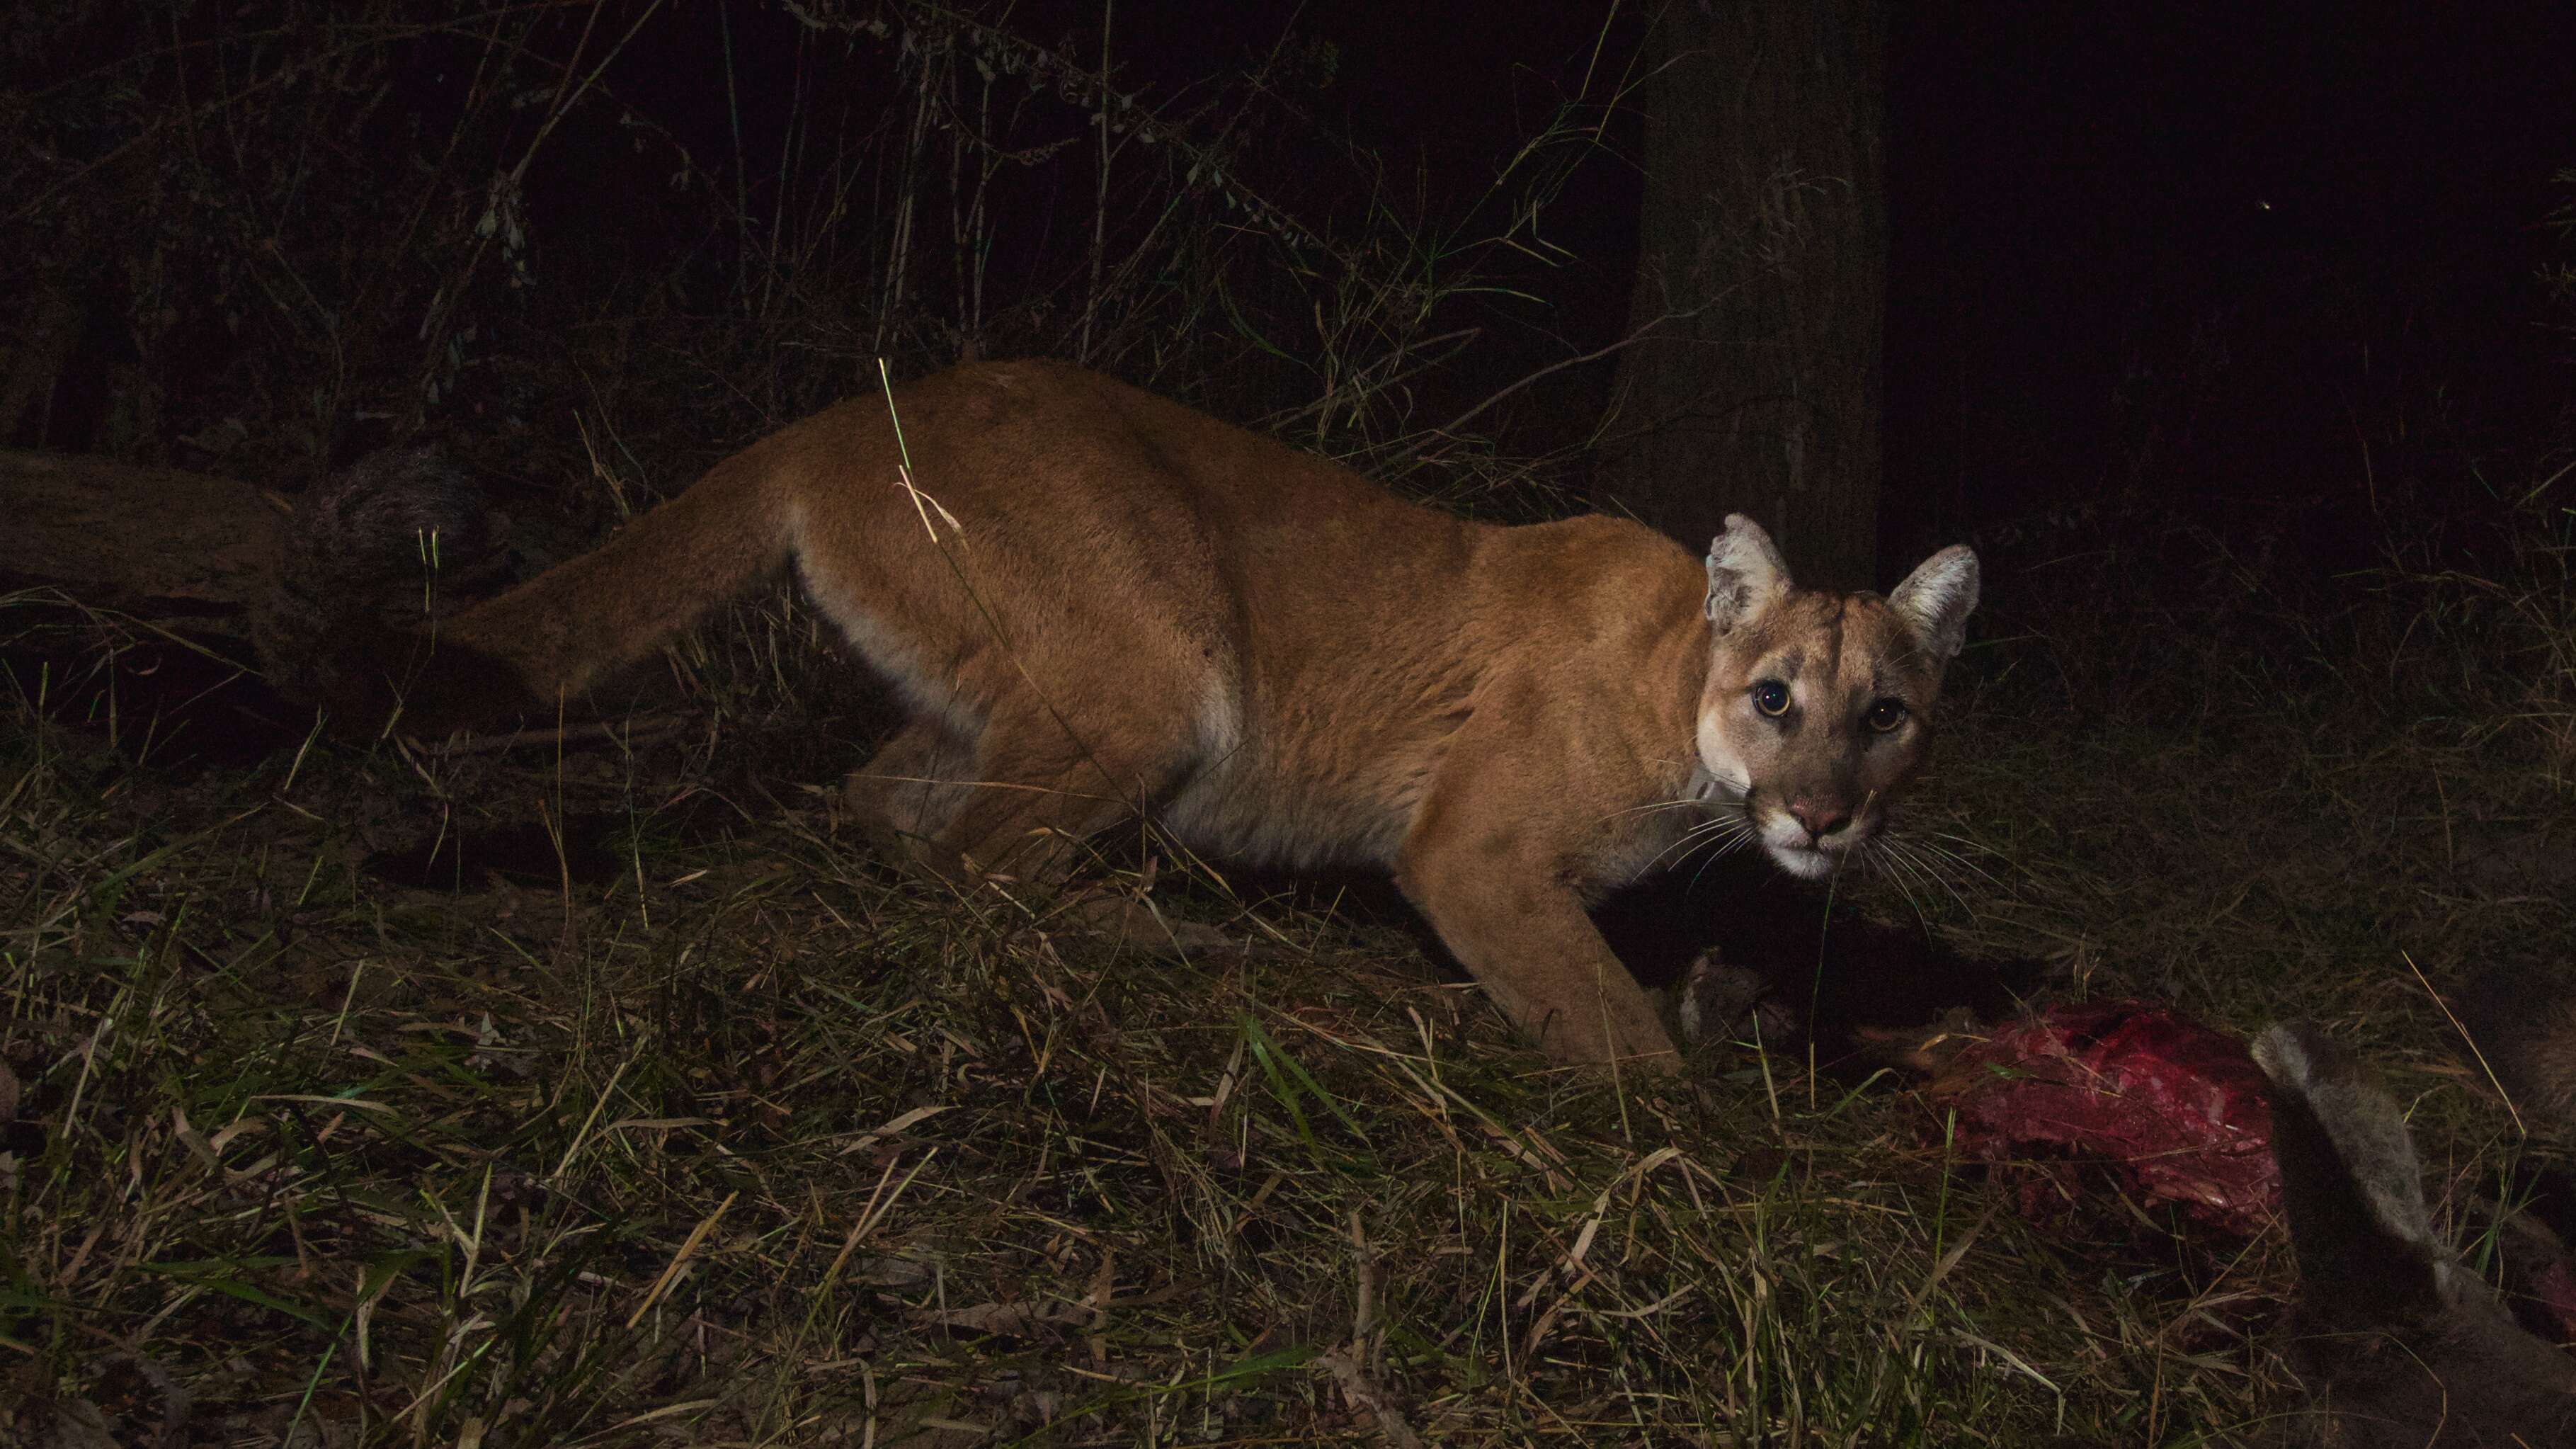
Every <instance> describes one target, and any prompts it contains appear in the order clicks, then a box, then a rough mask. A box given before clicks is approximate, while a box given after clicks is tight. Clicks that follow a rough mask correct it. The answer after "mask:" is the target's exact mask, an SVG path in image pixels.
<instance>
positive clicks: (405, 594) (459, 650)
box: [255, 443, 789, 735]
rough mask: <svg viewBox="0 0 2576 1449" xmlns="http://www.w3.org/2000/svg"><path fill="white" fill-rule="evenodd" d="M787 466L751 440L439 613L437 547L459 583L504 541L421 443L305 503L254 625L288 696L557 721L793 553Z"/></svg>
mask: <svg viewBox="0 0 2576 1449" xmlns="http://www.w3.org/2000/svg"><path fill="white" fill-rule="evenodd" d="M777 462H778V456H777V450H776V449H774V448H773V447H772V446H771V445H770V444H769V443H762V444H756V445H754V446H753V447H751V448H749V449H746V450H745V451H743V452H741V453H738V454H735V455H734V456H733V457H731V458H728V459H726V460H725V461H724V462H722V463H719V464H717V465H716V466H715V467H714V468H713V469H711V470H709V471H708V473H707V474H706V475H705V476H704V477H702V478H700V479H699V480H698V481H697V482H696V483H695V484H693V485H691V486H690V487H689V488H688V489H687V491H685V492H683V493H682V494H680V496H679V497H677V498H674V499H672V500H671V501H670V502H668V503H665V504H663V505H662V506H660V507H659V508H656V509H654V510H652V511H651V512H649V513H647V514H645V515H644V516H643V517H641V518H638V519H636V520H635V521H634V522H632V523H630V524H628V525H627V526H626V527H625V528H624V529H623V530H621V531H620V532H619V533H618V535H617V536H616V537H615V538H613V539H611V540H609V542H608V543H607V544H605V545H604V546H602V547H600V548H599V549H597V550H595V551H593V552H591V553H588V554H585V555H583V556H581V557H580V558H576V559H572V560H570V561H568V562H566V563H564V564H561V565H559V566H557V567H555V568H552V569H549V570H547V571H546V572H545V573H542V574H540V575H538V576H537V577H536V578H533V579H530V580H529V581H527V582H526V583H524V584H521V585H519V586H518V587H516V588H514V589H511V590H509V591H507V592H505V593H503V594H500V595H499V596H497V597H495V598H491V599H488V600H485V601H483V602H482V603H479V604H476V605H474V606H473V607H471V608H468V609H466V610H464V611H463V612H461V613H458V614H455V615H453V616H452V617H448V618H445V619H443V620H439V621H437V622H435V623H429V622H426V621H425V620H424V618H423V616H422V612H421V608H420V605H421V600H422V597H423V592H422V591H423V584H422V574H421V569H422V566H423V563H424V561H426V560H428V559H429V558H430V556H431V552H432V549H433V546H434V548H435V552H436V556H437V560H438V569H439V573H440V575H441V576H442V577H444V578H447V579H450V580H452V579H453V578H454V575H455V572H456V568H455V567H454V566H453V565H452V564H451V560H453V561H455V562H456V563H461V564H462V565H463V566H464V569H465V571H467V572H468V573H470V572H471V571H472V569H473V568H474V567H476V566H477V564H478V562H479V561H480V560H481V559H482V558H484V557H486V556H488V555H490V554H493V553H496V552H497V548H496V547H495V546H494V540H493V539H492V538H491V537H490V536H489V535H490V528H489V525H488V523H487V522H486V521H485V516H484V514H483V511H482V509H481V508H480V506H479V504H478V503H477V502H476V500H475V499H474V496H473V490H472V488H471V487H470V485H468V484H467V483H466V482H465V480H464V479H463V477H462V476H461V475H459V474H458V473H457V472H456V471H455V470H454V469H452V468H450V467H448V466H447V465H445V464H443V463H441V462H439V461H438V459H437V458H435V457H434V456H433V455H430V454H427V453H423V452H389V453H382V454H377V455H375V456H373V457H370V458H368V459H366V460H364V461H362V462H361V463H359V464H358V465H356V466H355V467H353V468H350V469H349V470H347V471H346V472H345V473H343V474H341V475H339V476H338V477H335V478H333V479H332V480H330V481H329V482H327V483H325V484H322V485H320V486H318V487H317V488H316V489H315V490H314V491H313V492H312V493H310V494H308V495H307V496H306V498H305V500H304V502H303V504H302V505H301V506H300V507H299V509H298V511H297V515H296V518H295V520H294V522H293V523H292V524H291V525H290V526H289V533H288V535H287V540H286V546H285V548H284V549H283V550H282V559H281V567H280V570H279V582H278V587H277V589H276V591H275V594H274V597H273V600H272V603H271V605H270V607H269V608H267V609H266V610H264V611H262V617H261V618H260V620H259V621H258V622H257V624H256V627H255V635H256V639H257V643H258V646H259V649H260V652H261V656H262V659H263V663H264V667H265V668H266V670H267V672H268V674H269V677H270V679H271V681H272V682H273V683H274V684H276V686H277V687H278V689H279V690H280V691H281V692H282V693H285V694H288V695H290V696H292V697H296V698H301V699H305V700H308V701H311V702H313V703H317V704H321V705H323V706H325V707H327V708H329V709H331V710H333V711H334V712H335V713H338V714H340V715H342V716H343V717H347V718H352V719H356V720H361V721H364V722H366V723H369V724H374V723H378V722H381V721H383V720H384V719H386V718H387V716H389V715H392V714H394V713H395V712H396V711H399V719H400V723H401V725H402V727H403V728H404V729H406V730H409V731H411V732H413V733H415V734H423V735H436V734H444V733H446V732H447V731H449V730H452V729H456V728H460V727H468V726H474V725H483V724H492V723H498V722H503V721H508V720H512V719H517V718H523V717H527V716H531V715H538V716H551V715H552V714H553V713H554V712H555V711H556V710H557V709H558V708H559V707H560V704H561V702H562V701H564V700H566V699H567V698H569V697H571V696H575V695H578V694H579V693H580V692H581V691H583V690H584V689H586V688H587V687H588V686H590V685H591V684H592V683H593V682H595V681H597V680H598V679H599V678H600V677H601V676H603V675H605V674H606V673H608V672H609V671H611V670H613V669H616V668H617V667H618V666H620V665H623V664H626V663H629V662H631V661H633V660H635V659H637V658H639V657H641V656H642V655H643V654H645V653H646V652H647V651H649V650H651V649H652V648H653V647H654V646H655V645H657V644H659V643H660V642H661V641H662V640H664V639H666V638H668V637H670V636H671V635H672V634H674V633H677V632H678V631H680V630H681V629H684V628H686V627H688V626H689V625H690V624H691V623H692V622H694V621H696V620H697V619H698V618H699V617H700V616H701V615H703V614H705V613H706V612H707V611H709V610H711V609H713V608H715V607H716V606H717V605H720V604H723V603H725V602H727V601H728V600H730V599H733V598H735V597H737V596H739V595H740V594H742V593H743V592H744V591H746V590H747V589H749V588H750V587H751V586H752V585H754V584H755V583H757V582H759V581H760V580H761V579H762V578H764V577H766V576H767V575H769V574H770V573H771V572H772V571H773V570H775V569H776V568H777V567H778V566H779V565H780V564H781V563H782V562H784V561H785V559H786V557H787V553H788V548H789V538H788V528H787V518H786V498H785V488H784V486H783V483H782V480H781V479H780V477H779V476H778V475H779V472H780V470H779V468H778V466H777ZM433 541H434V545H433ZM396 601H404V602H407V604H408V610H409V617H408V618H407V619H405V618H402V617H401V612H402V603H401V602H396ZM389 604H392V605H393V607H388V605H389Z"/></svg>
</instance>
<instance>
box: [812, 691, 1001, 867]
mask: <svg viewBox="0 0 2576 1449" xmlns="http://www.w3.org/2000/svg"><path fill="white" fill-rule="evenodd" d="M975 756H976V748H975V741H974V740H972V739H970V738H968V737H967V735H966V734H965V733H963V732H962V731H960V730H958V729H956V728H954V727H953V726H951V725H950V724H949V723H948V722H947V721H945V720H941V719H933V718H922V719H916V720H914V721H913V722H912V723H910V724H908V725H906V726H904V727H903V728H902V729H901V730H899V731H897V732H896V733H895V735H894V737H893V738H892V739H889V740H887V741H886V742H885V743H884V744H883V745H882V746H880V747H878V749H877V752H876V753H875V754H874V755H872V756H870V757H869V758H868V762H867V763H866V764H864V765H861V766H860V767H859V768H857V769H855V770H852V771H851V772H850V777H849V780H848V782H847V783H846V784H844V785H843V786H842V787H841V814H842V818H843V819H845V820H846V821H848V822H849V823H850V825H851V826H852V827H854V828H855V829H857V830H858V831H859V832H860V833H861V834H862V835H864V836H865V837H866V838H867V841H868V844H869V847H870V848H871V849H873V850H874V851H876V852H877V853H878V854H879V855H881V856H883V857H884V858H885V859H886V860H888V861H890V862H892V863H893V864H895V865H897V866H899V867H901V868H902V869H904V870H906V871H909V872H911V873H912V874H914V875H918V876H925V877H928V878H930V879H933V880H941V881H946V882H948V883H949V884H951V885H957V886H967V885H971V884H973V883H974V879H975V877H974V873H973V872H972V871H971V870H970V869H969V868H968V867H967V864H966V862H965V860H964V859H963V857H961V856H960V855H959V854H958V853H957V850H956V848H955V847H954V845H952V844H949V843H947V840H946V837H947V834H948V827H949V825H950V823H951V822H952V821H954V820H955V819H956V818H957V815H958V813H959V811H960V810H962V809H963V808H964V806H965V804H966V802H967V800H968V799H969V798H970V797H971V795H972V793H973V791H974V788H975V786H974V780H975Z"/></svg>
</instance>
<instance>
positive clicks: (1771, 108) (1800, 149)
mask: <svg viewBox="0 0 2576 1449" xmlns="http://www.w3.org/2000/svg"><path fill="white" fill-rule="evenodd" d="M1647 59H1648V61H1649V63H1650V64H1651V65H1653V66H1655V67H1657V69H1656V70H1655V72H1654V74H1653V75H1652V78H1651V79H1649V80H1648V82H1647V83H1646V85H1645V87H1644V88H1643V95H1642V103H1643V107H1644V111H1645V121H1646V143H1645V168H1646V190H1645V209H1644V216H1643V219H1642V227H1641V234H1640V241H1641V242H1642V246H1641V248H1640V253H1639V257H1638V265H1637V287H1636V293H1635V296H1634V299H1633V301H1632V303H1631V309H1630V316H1631V325H1632V326H1634V327H1648V326H1652V327H1653V328H1654V332H1655V336H1654V338H1653V339H1652V340H1648V341H1644V342H1641V343H1639V344H1637V345H1636V346H1634V347H1631V348H1630V349H1629V350H1628V352H1627V353H1626V355H1625V358H1624V360H1623V361H1622V363H1621V366H1620V376H1619V386H1618V388H1617V390H1616V394H1615V395H1616V397H1617V398H1618V400H1619V403H1618V412H1617V415H1616V417H1615V418H1614V419H1613V421H1612V422H1611V425H1610V429H1609V432H1608V434H1607V436H1606V439H1605V445H1604V449H1603V467H1602V472H1601V476H1600V479H1599V482H1598V484H1597V485H1596V489H1595V502H1596V503H1597V504H1598V505H1599V506H1600V507H1602V508H1603V509H1605V510H1608V511H1612V512H1625V513H1631V514H1634V515H1635V516H1636V517H1638V518H1640V519H1643V520H1644V521H1646V522H1648V523H1651V524H1653V525H1655V526H1656V527H1658V528H1661V529H1663V530H1664V531H1666V532H1668V533H1670V534H1672V535H1673V536H1674V537H1676V538H1679V539H1681V540H1682V541H1683V542H1684V543H1686V544H1688V545H1689V546H1690V547H1692V548H1705V547H1707V545H1708V541H1709V539H1710V537H1711V536H1713V535H1714V534H1715V533H1716V532H1717V531H1718V527H1719V525H1720V523H1721V522H1722V521H1723V520H1724V519H1725V517H1726V515H1727V514H1728V513H1730V512H1739V513H1744V514H1748V515H1750V516H1751V517H1752V518H1753V519H1754V521H1755V522H1757V523H1760V524H1761V525H1762V526H1763V527H1765V528H1767V529H1769V530H1770V531H1771V534H1772V536H1773V537H1774V538H1776V539H1777V540H1778V541H1779V543H1780V546H1781V548H1782V550H1783V551H1784V552H1785V553H1786V554H1787V555H1788V558H1789V563H1790V567H1791V570H1792V572H1793V573H1795V574H1796V576H1797V577H1798V579H1799V581H1800V582H1802V583H1815V584H1828V585H1836V586H1843V587H1865V586H1869V585H1871V584H1873V583H1875V582H1876V580H1875V578H1874V577H1873V576H1874V574H1875V572H1876V563H1877V551H1878V549H1877V540H1878V479H1879V399H1880V377H1879V340H1880V332H1881V329H1882V324H1883V320H1884V316H1885V312H1886V296H1887V209H1886V201H1885V193H1884V190H1883V187H1882V184H1881V174H1880V148H1879V123H1880V118H1881V116H1882V114H1883V113H1884V108H1885V93H1886V84H1885V82H1886V67H1887V10H1886V0H1670V3H1668V4H1666V5H1665V7H1664V8H1663V10H1662V11H1661V12H1659V14H1658V15H1657V17H1656V19H1655V22H1654V25H1653V29H1652V31H1651V33H1650V38H1649V39H1648V41H1647Z"/></svg>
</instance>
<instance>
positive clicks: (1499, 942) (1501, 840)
mask: <svg viewBox="0 0 2576 1449" xmlns="http://www.w3.org/2000/svg"><path fill="white" fill-rule="evenodd" d="M1465 813H1466V812H1444V813H1440V814H1437V815H1434V814H1432V813H1429V812H1426V816H1425V820H1424V822H1423V824H1422V825H1420V826H1417V827H1416V829H1415V831H1414V835H1413V837H1412V838H1411V839H1409V840H1407V841H1406V842H1405V846H1404V852H1403V856H1402V858H1401V860H1400V861H1399V862H1398V864H1397V869H1396V884H1397V885H1398V886H1400V887H1401V888H1402V889H1403V891H1404V894H1405V897H1406V898H1407V899H1408V900H1410V901H1412V902H1413V905H1414V908H1415V909H1416V910H1419V911H1420V912H1422V914H1423V917H1424V918H1425V919H1427V920H1428V921H1430V923H1431V928H1432V929H1433V930H1435V931H1438V932H1439V933H1440V939H1441V941H1442V943H1444V944H1445V945H1447V946H1448V948H1449V950H1450V952H1451V953H1452V954H1454V955H1455V956H1457V958H1458V962H1459V964H1460V965H1462V966H1465V967H1466V968H1467V970H1468V971H1469V972H1471V973H1473V974H1474V976H1475V978H1476V980H1477V981H1478V982H1479V983H1480V984H1482V985H1483V986H1484V988H1485V990H1486V991H1487V992H1489V993H1491V994H1492V996H1493V998H1494V1004H1495V1005H1497V1006H1499V1007H1501V1008H1502V1009H1503V1014H1504V1015H1505V1016H1507V1017H1510V1018H1511V1020H1512V1022H1513V1024H1514V1025H1516V1026H1518V1027H1519V1028H1520V1029H1521V1030H1523V1031H1525V1032H1527V1033H1529V1034H1530V1036H1532V1037H1534V1038H1536V1039H1537V1041H1538V1043H1539V1045H1540V1047H1542V1048H1543V1049H1544V1050H1545V1051H1546V1052H1547V1054H1548V1055H1550V1056H1552V1057H1555V1058H1556V1059H1557V1060H1559V1061H1564V1062H1574V1063H1580V1064H1583V1065H1594V1066H1606V1065H1609V1064H1611V1063H1612V1062H1616V1063H1617V1064H1618V1066H1619V1067H1620V1069H1621V1070H1623V1071H1641V1070H1642V1071H1648V1072H1658V1073H1660V1072H1669V1071H1673V1070H1675V1069H1677V1068H1678V1067H1679V1066H1680V1063H1681V1057H1680V1054H1679V1053H1678V1052H1676V1051H1675V1050H1674V1048H1673V1040H1672V1035H1671V1033H1670V1032H1668V1031H1666V1030H1665V1028H1664V1022H1663V1018H1662V1015H1661V1014H1660V1013H1658V1012H1657V1011H1656V1010H1655V1006H1654V1002H1653V1000H1652V999H1651V998H1650V997H1648V996H1647V994H1646V991H1645V988H1643V987H1641V986H1639V985H1638V984H1637V978H1635V977H1634V976H1631V975H1629V974H1628V968H1627V967H1626V966H1624V965H1621V964H1620V961H1619V958H1618V956H1616V955H1615V954H1613V953H1612V952H1611V950H1610V945H1609V943H1608V942H1606V941H1604V940H1602V939H1601V933H1600V931H1598V930H1597V929H1595V928H1594V927H1593V924H1592V918H1591V916H1590V915H1589V914H1587V913H1586V912H1585V910H1584V906H1583V898H1582V897H1581V896H1580V895H1579V894H1577V893H1576V891H1575V890H1574V888H1573V887H1572V886H1571V885H1569V884H1567V883H1566V882H1565V881H1564V880H1563V879H1562V878H1561V877H1560V874H1559V873H1558V872H1557V871H1556V870H1555V869H1553V868H1552V864H1551V862H1550V861H1549V860H1548V859H1547V857H1546V854H1545V853H1544V850H1543V848H1533V847H1534V846H1536V845H1537V843H1536V842H1532V841H1528V840H1526V839H1525V838H1520V837H1516V836H1515V834H1514V833H1513V831H1512V830H1511V829H1510V828H1509V827H1508V826H1507V825H1505V824H1503V823H1501V822H1490V821H1489V822H1479V821H1476V820H1474V819H1472V818H1462V815H1463V814H1465Z"/></svg>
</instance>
